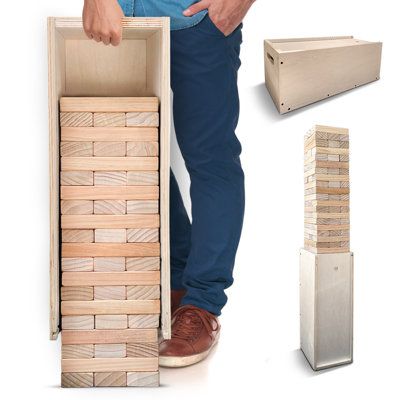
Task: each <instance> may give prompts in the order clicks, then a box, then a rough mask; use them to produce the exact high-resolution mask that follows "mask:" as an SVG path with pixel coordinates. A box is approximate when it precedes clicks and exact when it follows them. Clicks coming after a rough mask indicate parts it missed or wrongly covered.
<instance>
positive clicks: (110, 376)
mask: <svg viewBox="0 0 400 400" xmlns="http://www.w3.org/2000/svg"><path fill="white" fill-rule="evenodd" d="M126 382H127V378H126V372H95V374H94V386H96V387H121V386H126Z"/></svg>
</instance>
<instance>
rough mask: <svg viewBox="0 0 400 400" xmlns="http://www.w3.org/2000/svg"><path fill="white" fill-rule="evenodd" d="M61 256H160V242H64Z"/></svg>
mask: <svg viewBox="0 0 400 400" xmlns="http://www.w3.org/2000/svg"><path fill="white" fill-rule="evenodd" d="M343 229H345V228H343ZM61 256H62V257H73V258H79V257H120V256H122V257H151V256H160V243H65V244H63V246H62V249H61Z"/></svg>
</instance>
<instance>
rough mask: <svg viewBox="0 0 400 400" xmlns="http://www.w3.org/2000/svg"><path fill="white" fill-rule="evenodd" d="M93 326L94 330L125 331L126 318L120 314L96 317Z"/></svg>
mask: <svg viewBox="0 0 400 400" xmlns="http://www.w3.org/2000/svg"><path fill="white" fill-rule="evenodd" d="M94 326H95V328H96V329H127V328H128V316H127V315H122V314H110V315H96V316H95V317H94ZM124 357H125V356H124Z"/></svg>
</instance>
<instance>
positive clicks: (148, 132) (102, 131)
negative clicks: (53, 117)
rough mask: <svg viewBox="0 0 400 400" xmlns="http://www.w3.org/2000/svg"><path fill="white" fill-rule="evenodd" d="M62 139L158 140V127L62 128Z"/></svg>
mask: <svg viewBox="0 0 400 400" xmlns="http://www.w3.org/2000/svg"><path fill="white" fill-rule="evenodd" d="M61 140H62V141H64V142H66V141H70V142H80V141H83V142H86V141H92V142H135V141H138V142H140V141H152V142H156V141H158V129H157V128H146V127H140V128H139V127H129V128H127V127H124V128H118V127H94V128H92V127H91V128H74V127H65V128H61Z"/></svg>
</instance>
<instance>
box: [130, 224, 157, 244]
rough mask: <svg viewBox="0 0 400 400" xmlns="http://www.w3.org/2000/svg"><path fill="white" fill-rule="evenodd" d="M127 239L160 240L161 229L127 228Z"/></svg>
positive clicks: (134, 240) (142, 241)
mask: <svg viewBox="0 0 400 400" xmlns="http://www.w3.org/2000/svg"><path fill="white" fill-rule="evenodd" d="M126 240H127V242H130V243H134V242H136V243H146V242H159V241H160V237H159V230H158V229H157V228H155V229H146V228H139V229H127V230H126Z"/></svg>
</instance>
